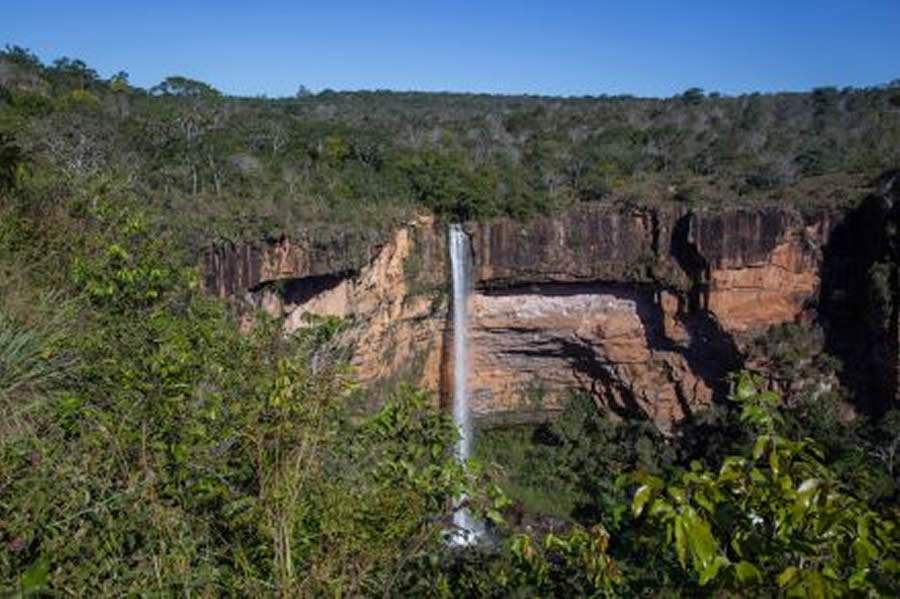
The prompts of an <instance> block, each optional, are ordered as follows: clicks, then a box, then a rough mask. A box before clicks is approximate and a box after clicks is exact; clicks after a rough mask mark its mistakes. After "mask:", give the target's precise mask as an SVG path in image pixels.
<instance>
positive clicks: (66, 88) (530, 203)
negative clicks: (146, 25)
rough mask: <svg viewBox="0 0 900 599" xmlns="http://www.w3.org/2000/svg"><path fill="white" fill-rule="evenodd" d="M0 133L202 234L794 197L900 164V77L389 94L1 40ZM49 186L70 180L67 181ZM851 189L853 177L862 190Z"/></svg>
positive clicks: (819, 195) (7, 150)
mask: <svg viewBox="0 0 900 599" xmlns="http://www.w3.org/2000/svg"><path fill="white" fill-rule="evenodd" d="M0 90H2V93H0V139H2V140H3V148H4V149H3V156H4V157H5V158H4V161H5V164H4V169H5V172H6V173H7V176H6V179H7V180H8V179H9V178H10V176H11V175H10V174H9V173H11V172H12V170H13V169H14V168H15V166H14V163H15V162H17V161H20V162H22V163H23V164H28V165H31V166H32V169H37V168H44V167H49V168H50V169H51V170H52V172H54V173H55V174H56V176H59V177H61V179H62V180H63V181H66V182H67V183H69V182H78V181H81V180H85V179H90V178H91V177H95V176H97V175H98V174H100V173H103V174H104V175H105V176H107V177H114V178H115V179H116V180H117V181H122V182H125V183H124V184H125V185H127V186H128V187H129V188H131V189H133V190H134V191H135V192H136V193H139V194H141V195H142V196H143V197H145V198H146V201H147V202H149V203H152V205H153V206H154V207H155V208H158V209H159V213H160V214H162V215H163V218H164V219H166V222H167V223H168V224H170V225H171V226H173V227H176V226H177V227H178V228H179V229H180V230H182V231H183V232H184V233H185V234H186V235H189V236H190V238H191V239H193V240H194V241H195V242H196V241H197V240H199V239H203V238H207V237H209V236H213V235H226V236H229V237H236V236H245V237H246V236H263V235H276V234H279V233H283V232H290V231H292V230H294V229H296V228H297V227H300V226H303V227H311V226H318V225H321V224H322V223H340V224H342V225H348V226H352V225H365V226H372V225H378V224H383V225H390V224H396V223H397V222H398V221H400V220H402V219H404V218H407V217H408V216H409V215H410V214H412V213H414V212H416V211H420V210H430V211H433V212H436V213H438V214H439V215H446V216H448V217H451V218H462V219H485V218H490V217H495V216H501V215H506V216H513V217H517V218H524V217H528V216H530V215H535V214H538V213H549V212H553V211H555V210H558V209H560V208H563V207H567V206H571V205H572V204H574V203H578V202H615V201H624V202H630V203H668V202H679V203H684V204H688V205H695V204H720V203H738V204H744V203H749V202H756V201H769V202H773V201H774V202H781V201H790V202H796V203H798V204H800V205H802V204H804V203H809V202H813V201H819V200H822V199H824V200H826V201H828V200H834V199H835V196H837V197H838V199H841V198H844V197H845V196H846V195H847V192H848V190H849V191H850V194H851V195H852V194H853V191H854V190H855V189H856V188H857V187H859V185H860V183H861V182H867V181H869V180H871V179H872V178H873V177H874V176H876V175H877V174H879V173H881V172H882V171H884V170H886V169H887V168H890V167H893V166H895V165H896V164H897V163H898V161H900V156H898V153H900V87H898V85H896V83H895V84H892V85H885V86H883V87H879V88H871V89H850V88H847V89H835V88H822V89H817V90H814V91H812V92H809V93H783V94H768V95H765V94H751V95H746V96H739V97H721V96H719V95H718V94H715V93H710V94H706V93H704V92H703V91H702V90H697V89H691V90H687V91H686V92H685V93H683V94H681V95H679V96H676V97H673V98H667V99H652V98H633V97H627V96H621V97H605V96H600V97H590V98H552V97H531V96H489V95H465V94H438V93H412V92H410V93H404V92H389V91H366V92H333V91H328V90H326V91H323V92H320V93H318V94H314V95H313V94H305V95H300V96H298V97H296V98H283V99H265V98H238V97H228V96H223V95H222V94H221V93H219V92H218V91H217V90H215V89H214V88H212V87H211V86H209V85H208V84H206V83H203V82H199V81H193V80H190V79H185V78H182V77H170V78H168V79H166V80H165V81H163V82H162V83H160V84H159V85H157V86H155V87H153V88H151V89H149V90H145V89H140V88H135V87H132V86H131V85H129V83H128V77H127V74H125V73H120V74H118V75H116V76H114V77H112V78H110V79H102V78H101V77H100V76H99V75H98V74H97V73H96V72H95V71H93V70H92V69H91V68H90V67H89V66H88V65H86V64H84V63H83V62H81V61H78V60H71V59H60V60H57V61H55V62H53V63H52V64H49V65H46V64H43V63H41V62H40V60H39V59H38V58H37V57H35V56H34V55H32V54H30V53H29V52H27V51H26V50H23V49H21V48H8V49H7V50H6V51H4V52H3V53H2V54H0ZM45 193H58V190H57V191H55V192H51V191H49V190H47V191H45ZM857 195H858V194H857Z"/></svg>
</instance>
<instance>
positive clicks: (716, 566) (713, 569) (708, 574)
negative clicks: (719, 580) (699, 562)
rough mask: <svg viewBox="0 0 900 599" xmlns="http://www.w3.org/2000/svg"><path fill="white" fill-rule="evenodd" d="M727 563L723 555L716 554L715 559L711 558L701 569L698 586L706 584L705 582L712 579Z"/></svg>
mask: <svg viewBox="0 0 900 599" xmlns="http://www.w3.org/2000/svg"><path fill="white" fill-rule="evenodd" d="M728 563H729V562H728V560H727V559H725V557H724V556H721V555H719V556H716V559H714V560H712V561H711V562H710V563H709V565H708V566H706V568H704V569H703V572H701V573H700V581H699V582H700V586H706V583H708V582H709V581H710V580H712V579H714V578H715V577H716V575H718V573H719V571H720V570H721V569H722V567H723V566H727V565H728Z"/></svg>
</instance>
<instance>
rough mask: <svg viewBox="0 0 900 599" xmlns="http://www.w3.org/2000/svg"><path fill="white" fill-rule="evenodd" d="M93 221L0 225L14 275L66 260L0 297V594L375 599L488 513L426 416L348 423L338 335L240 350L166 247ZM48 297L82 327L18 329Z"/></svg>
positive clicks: (46, 320) (351, 395) (312, 333)
mask: <svg viewBox="0 0 900 599" xmlns="http://www.w3.org/2000/svg"><path fill="white" fill-rule="evenodd" d="M110 199H111V197H110V198H105V199H104V198H99V199H97V201H96V202H89V203H88V204H87V205H85V204H83V203H81V202H80V201H73V202H72V203H71V204H69V205H66V206H57V207H56V208H55V210H59V211H61V212H62V213H69V212H71V213H73V214H75V215H78V216H76V217H75V218H76V222H79V223H80V226H75V227H73V226H66V227H62V228H60V229H56V228H55V226H54V225H53V223H54V221H55V219H57V218H61V215H59V216H55V217H53V218H49V219H47V218H42V219H41V220H38V221H34V222H32V221H31V220H30V219H29V218H28V217H27V216H24V217H23V216H22V215H18V214H15V213H10V215H11V216H15V217H17V218H13V219H10V220H5V221H4V223H5V224H6V223H18V224H15V225H12V224H10V225H8V231H4V235H3V243H4V247H5V248H7V249H8V250H9V251H8V252H7V253H6V254H4V257H3V259H4V260H5V262H4V264H5V265H6V266H7V267H9V268H12V267H13V266H15V264H16V262H15V261H16V260H30V259H31V258H30V255H31V254H30V250H31V249H32V246H31V244H32V243H38V244H42V245H43V247H45V248H54V247H56V243H57V242H56V236H57V235H59V236H61V237H62V238H63V239H65V240H66V241H67V243H66V244H65V250H66V251H67V252H69V253H73V254H74V255H73V256H69V257H68V258H67V259H66V260H60V259H59V256H57V257H56V259H55V260H54V261H53V267H52V268H53V269H55V270H56V271H60V270H61V271H62V272H56V273H55V274H53V275H48V274H47V273H48V272H52V271H45V270H44V268H45V267H43V266H40V265H31V266H30V267H29V268H22V269H21V272H22V276H23V277H25V278H24V280H23V281H20V284H19V285H16V286H14V285H9V286H3V287H2V289H0V297H2V299H3V300H4V301H3V302H0V307H3V308H4V309H3V310H2V314H3V318H2V320H0V355H2V362H0V364H2V384H3V395H2V398H0V399H2V402H3V409H4V416H5V417H8V416H9V415H10V413H11V412H10V409H18V411H17V412H16V413H15V414H16V419H15V420H14V419H13V418H11V417H8V418H5V419H4V420H5V421H4V429H3V433H4V434H3V435H0V489H2V493H0V543H2V546H3V547H4V550H3V551H0V580H3V581H4V582H3V587H2V588H3V590H4V591H5V592H20V593H29V592H34V591H36V590H40V591H41V592H50V593H63V594H75V595H85V594H90V595H101V596H110V595H115V596H119V595H123V594H141V593H148V592H149V593H161V594H171V593H198V594H204V595H210V594H220V593H223V592H225V593H236V594H247V595H260V594H263V595H272V594H280V595H282V596H296V595H307V596H308V595H319V594H327V595H335V594H345V595H348V594H349V595H360V594H383V593H390V592H391V589H392V588H400V587H401V586H404V585H406V584H407V582H408V581H409V580H410V579H412V578H414V577H415V576H414V575H413V571H414V569H415V568H416V567H418V566H417V565H418V564H419V563H420V562H421V561H422V560H423V559H425V558H424V557H423V556H425V555H427V554H431V553H440V552H441V551H443V547H444V541H443V539H442V534H443V530H444V525H443V523H442V522H443V516H444V515H445V514H447V513H448V512H449V510H450V507H451V505H452V504H453V501H454V499H455V498H456V497H458V496H459V495H460V494H461V493H465V494H466V495H468V496H469V497H470V498H471V503H472V506H473V508H472V509H473V510H475V512H476V513H479V510H481V509H482V507H480V506H483V507H484V509H487V508H488V507H489V506H494V505H495V504H496V499H489V498H485V499H482V495H481V494H480V493H479V492H478V491H477V487H475V486H473V485H475V484H476V479H475V478H473V477H475V476H477V474H476V471H475V470H471V471H470V472H469V473H468V474H467V473H466V472H464V471H463V469H462V467H461V466H460V465H459V464H458V463H457V462H456V460H455V459H454V458H453V454H452V452H451V451H450V447H451V445H452V443H453V442H454V441H455V434H456V433H455V430H454V429H453V427H452V425H451V424H450V423H449V422H448V420H447V418H446V417H445V416H444V415H442V414H440V413H439V412H437V411H436V410H435V409H434V408H432V407H431V406H430V399H429V398H428V397H427V396H426V395H425V394H423V393H422V392H418V391H414V390H412V389H401V390H400V391H398V392H397V393H396V394H395V395H394V396H393V397H392V398H391V399H389V400H388V402H387V403H386V404H385V406H384V407H383V409H381V410H380V411H377V412H375V413H374V414H366V413H360V412H358V411H357V410H356V408H355V406H356V405H358V404H359V403H361V402H360V398H359V397H358V396H359V394H360V393H361V391H360V390H359V389H357V387H356V385H355V384H353V382H352V379H351V378H350V377H349V371H348V369H347V367H346V364H345V362H344V360H343V356H344V353H343V351H342V350H341V348H340V347H339V346H337V345H336V344H335V341H334V340H335V337H336V335H337V333H338V332H339V331H340V328H341V326H342V325H341V324H340V323H339V322H332V321H326V322H322V323H318V324H317V325H315V326H311V327H308V328H306V329H303V331H302V332H301V333H300V334H298V335H295V336H292V337H291V338H284V337H283V335H282V334H281V333H280V331H279V330H278V329H277V327H275V326H274V323H271V322H268V321H266V320H265V319H262V318H261V319H260V320H259V321H258V322H257V324H256V326H255V327H254V328H253V330H251V331H249V332H247V333H244V334H242V333H240V332H239V330H238V326H237V322H235V320H234V319H233V317H232V316H231V315H229V313H228V311H227V310H226V309H225V308H224V306H222V305H220V304H219V303H217V302H216V301H213V300H211V299H209V298H206V297H204V296H203V295H202V294H201V293H200V291H199V289H197V285H196V284H195V277H194V275H193V271H192V270H191V269H187V268H185V267H184V265H183V263H182V262H181V261H180V256H181V255H182V254H181V252H180V251H179V249H178V248H177V247H176V246H175V245H174V244H173V242H172V240H171V238H170V237H167V236H166V235H163V234H161V231H160V230H159V228H158V225H156V224H155V223H153V222H152V221H150V220H148V219H147V218H146V217H145V216H144V215H142V213H141V211H140V210H139V209H138V208H136V207H134V205H133V201H132V200H130V199H128V198H127V197H121V196H120V197H117V199H118V200H119V201H118V202H112V203H111V202H110V201H108V200H110ZM7 209H8V210H12V208H7ZM21 240H28V243H27V244H26V243H22V242H21ZM26 264H30V263H28V262H26ZM4 272H5V271H4ZM16 272H18V271H16ZM31 275H34V276H35V277H36V278H34V279H31V278H28V277H30V276H31ZM51 281H53V282H55V283H56V284H57V285H60V286H61V291H60V292H58V293H62V292H63V291H62V290H64V292H65V293H66V294H67V295H71V296H77V297H79V300H78V302H77V306H76V305H73V306H72V307H68V304H67V303H66V302H63V301H61V300H60V299H59V297H60V296H59V295H58V294H49V295H46V296H45V300H44V302H43V304H39V305H35V304H32V305H31V306H30V308H31V310H30V311H24V310H22V309H20V308H16V306H18V305H19V303H20V302H21V301H24V300H26V298H25V297H22V298H21V299H19V298H18V296H16V295H14V294H20V293H23V291H22V289H23V285H22V283H24V284H25V285H26V286H25V287H24V289H28V287H27V285H32V286H35V287H36V288H37V289H40V287H41V286H43V285H47V284H48V283H49V282H51ZM6 306H8V307H9V309H8V310H7V309H6V308H5V307H6ZM22 315H30V316H31V318H33V319H34V320H35V322H31V321H29V320H28V319H27V318H25V319H23V316H22ZM76 330H77V334H75V331H76ZM26 389H27V390H28V394H29V396H32V397H33V398H34V402H33V404H34V405H35V406H37V408H38V409H29V410H22V409H20V408H22V407H24V406H25V402H24V401H23V396H24V390H26ZM363 403H364V402H363ZM481 484H482V483H481V482H479V483H478V485H479V486H480V485H481Z"/></svg>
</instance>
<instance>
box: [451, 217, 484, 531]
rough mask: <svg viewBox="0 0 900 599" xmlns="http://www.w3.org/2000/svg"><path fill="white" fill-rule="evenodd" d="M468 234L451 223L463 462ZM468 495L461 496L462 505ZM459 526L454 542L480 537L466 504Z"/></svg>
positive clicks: (468, 449) (456, 415)
mask: <svg viewBox="0 0 900 599" xmlns="http://www.w3.org/2000/svg"><path fill="white" fill-rule="evenodd" d="M470 254H471V250H470V247H469V236H468V235H466V233H465V231H463V229H462V227H461V226H460V225H455V224H454V225H450V277H451V291H452V293H453V423H454V424H456V426H457V428H459V435H460V436H459V441H457V443H456V458H457V459H458V460H459V461H460V462H465V461H466V460H467V459H469V455H470V454H471V453H472V423H471V419H470V416H469V390H468V379H469V355H468V354H469V345H468V320H469V318H468V307H467V301H468V297H469V258H470ZM465 500H466V498H465V497H461V498H460V504H464V503H465ZM453 525H454V527H455V528H456V530H455V532H454V533H453V534H452V536H451V540H452V542H453V543H454V544H459V545H469V544H471V543H474V542H475V541H476V540H477V537H478V536H479V528H480V527H479V524H478V522H476V521H475V520H474V519H473V518H472V517H471V515H470V514H469V510H468V509H467V508H466V507H464V506H463V507H459V508H458V509H457V510H456V511H455V512H454V513H453Z"/></svg>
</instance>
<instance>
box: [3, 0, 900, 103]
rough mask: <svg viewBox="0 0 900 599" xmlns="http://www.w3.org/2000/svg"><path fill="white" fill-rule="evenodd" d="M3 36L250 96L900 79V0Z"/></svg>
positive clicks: (130, 25)
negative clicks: (329, 91) (329, 90)
mask: <svg viewBox="0 0 900 599" xmlns="http://www.w3.org/2000/svg"><path fill="white" fill-rule="evenodd" d="M5 43H12V44H18V45H22V46H25V47H28V48H31V49H32V50H33V51H35V52H36V53H37V54H38V55H39V56H40V57H41V58H43V59H45V60H50V59H53V58H56V57H59V56H70V57H73V58H81V59H83V60H85V61H86V62H88V64H90V65H91V66H93V67H94V68H96V69H97V70H98V71H99V72H100V73H101V74H102V75H104V76H108V75H110V74H112V73H114V72H116V71H118V70H120V69H124V70H126V71H128V72H129V73H130V74H131V80H132V83H134V84H136V85H141V86H150V85H154V84H156V83H158V82H159V81H160V80H161V79H163V78H164V77H165V76H167V75H171V74H179V75H185V76H188V77H194V78H198V79H202V80H204V81H206V82H208V83H211V84H212V85H214V86H215V87H217V88H219V89H221V90H223V91H225V92H228V93H234V94H244V95H258V94H267V95H269V96H280V95H292V94H293V93H294V92H295V91H296V90H297V87H298V86H299V85H300V84H304V85H306V86H307V87H309V88H311V89H313V90H316V91H317V90H321V89H323V88H332V89H338V90H342V89H384V88H387V89H400V90H408V89H414V90H452V91H474V92H498V93H536V94H559V95H582V94H602V93H609V94H616V93H633V94H636V95H647V96H669V95H672V94H674V93H679V92H681V91H683V90H684V89H686V88H688V87H692V86H696V87H702V88H704V89H706V90H709V91H720V92H723V93H729V94H734V93H740V92H746V91H778V90H803V89H810V88H812V87H816V86H820V85H837V86H845V85H854V86H864V85H873V84H877V83H882V82H886V81H890V80H893V79H897V78H900V0H855V1H852V0H849V1H845V2H835V1H831V0H820V1H818V2H814V1H808V0H781V1H770V0H755V1H750V2H747V1H743V2H734V1H729V0H719V1H706V0H703V1H693V2H692V1H690V0H682V1H680V2H679V1H670V2H661V1H658V2H650V1H644V0H616V1H613V2H606V1H603V0H595V1H593V2H591V1H587V0H579V1H572V2H564V1H561V0H559V1H557V2H533V1H530V0H518V1H509V0H496V1H493V2H489V1H481V2H476V1H457V2H454V1H451V0H444V1H443V2H440V1H432V0H418V1H417V2H396V1H393V0H372V1H370V2H337V1H333V2H315V3H313V2H304V1H302V0H294V1H278V2H273V1H265V0H257V2H252V3H251V2H229V1H228V0H218V1H209V0H193V1H192V0H182V1H180V2H171V1H168V0H156V1H152V2H134V1H131V2H124V1H121V0H119V1H116V2H112V1H105V2H101V1H90V0H79V1H72V0H70V1H67V2H41V1H40V0H26V1H20V0H4V2H3V8H2V11H0V44H5Z"/></svg>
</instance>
